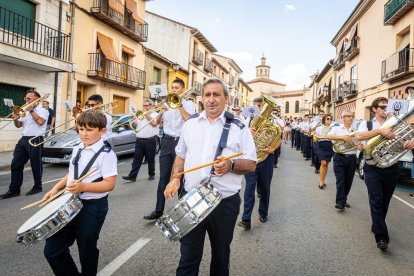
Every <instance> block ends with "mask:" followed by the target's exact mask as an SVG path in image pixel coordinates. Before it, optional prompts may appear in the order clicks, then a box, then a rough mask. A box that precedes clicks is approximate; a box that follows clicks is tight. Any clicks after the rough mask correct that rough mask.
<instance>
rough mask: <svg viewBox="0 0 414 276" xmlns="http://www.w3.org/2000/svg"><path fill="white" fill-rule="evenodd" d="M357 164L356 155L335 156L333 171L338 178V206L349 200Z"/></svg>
mask: <svg viewBox="0 0 414 276" xmlns="http://www.w3.org/2000/svg"><path fill="white" fill-rule="evenodd" d="M356 163H357V159H356V155H351V156H342V155H338V154H335V155H334V158H333V169H334V173H335V178H336V203H338V204H344V203H345V202H347V200H348V194H349V192H350V191H351V187H352V181H353V180H354V175H355V168H356Z"/></svg>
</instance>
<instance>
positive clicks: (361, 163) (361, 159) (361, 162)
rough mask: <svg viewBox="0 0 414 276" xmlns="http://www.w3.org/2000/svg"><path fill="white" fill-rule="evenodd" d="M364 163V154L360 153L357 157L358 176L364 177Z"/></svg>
mask: <svg viewBox="0 0 414 276" xmlns="http://www.w3.org/2000/svg"><path fill="white" fill-rule="evenodd" d="M364 165H365V158H364V155H363V154H361V156H360V157H359V162H358V175H359V178H361V179H364Z"/></svg>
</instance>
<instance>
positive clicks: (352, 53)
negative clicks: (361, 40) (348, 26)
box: [344, 37, 359, 61]
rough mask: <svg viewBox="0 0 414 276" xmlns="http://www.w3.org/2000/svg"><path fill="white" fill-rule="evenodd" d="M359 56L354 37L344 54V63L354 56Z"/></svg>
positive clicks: (356, 41)
mask: <svg viewBox="0 0 414 276" xmlns="http://www.w3.org/2000/svg"><path fill="white" fill-rule="evenodd" d="M357 54H359V45H358V40H357V38H356V37H353V38H352V40H351V45H350V46H349V48H348V49H346V50H345V52H344V61H347V60H351V59H352V58H353V57H354V56H356V55H357Z"/></svg>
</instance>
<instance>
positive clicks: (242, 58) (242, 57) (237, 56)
mask: <svg viewBox="0 0 414 276" xmlns="http://www.w3.org/2000/svg"><path fill="white" fill-rule="evenodd" d="M223 55H224V56H226V57H229V58H232V59H234V60H235V61H236V62H252V55H251V54H250V53H248V52H246V51H240V52H233V51H229V52H225V53H223Z"/></svg>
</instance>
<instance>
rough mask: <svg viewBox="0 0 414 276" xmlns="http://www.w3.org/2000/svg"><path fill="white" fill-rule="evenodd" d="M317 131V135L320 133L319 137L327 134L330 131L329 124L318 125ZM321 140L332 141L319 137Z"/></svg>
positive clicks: (319, 140)
mask: <svg viewBox="0 0 414 276" xmlns="http://www.w3.org/2000/svg"><path fill="white" fill-rule="evenodd" d="M315 132H316V135H318V137H322V136H326V135H327V134H328V132H329V126H324V125H321V126H318V127H317V128H316V130H315ZM321 141H331V140H328V139H324V138H319V139H318V142H321Z"/></svg>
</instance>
